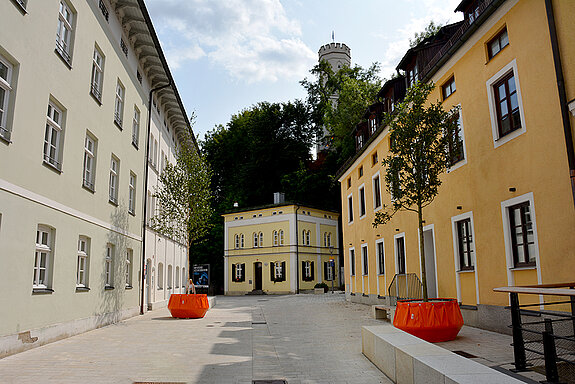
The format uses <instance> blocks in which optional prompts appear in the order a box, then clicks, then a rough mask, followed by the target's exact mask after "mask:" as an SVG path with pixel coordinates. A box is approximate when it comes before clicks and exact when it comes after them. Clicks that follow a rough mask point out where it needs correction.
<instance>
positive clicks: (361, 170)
mask: <svg viewBox="0 0 575 384" xmlns="http://www.w3.org/2000/svg"><path fill="white" fill-rule="evenodd" d="M357 173H358V176H359V177H362V176H363V165H362V166H361V167H359V170H358V171H357Z"/></svg>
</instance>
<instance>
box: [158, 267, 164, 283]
mask: <svg viewBox="0 0 575 384" xmlns="http://www.w3.org/2000/svg"><path fill="white" fill-rule="evenodd" d="M158 289H164V264H162V263H159V264H158Z"/></svg>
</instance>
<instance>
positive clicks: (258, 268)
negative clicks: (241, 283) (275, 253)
mask: <svg viewBox="0 0 575 384" xmlns="http://www.w3.org/2000/svg"><path fill="white" fill-rule="evenodd" d="M254 290H256V291H261V290H262V263H260V262H257V263H254Z"/></svg>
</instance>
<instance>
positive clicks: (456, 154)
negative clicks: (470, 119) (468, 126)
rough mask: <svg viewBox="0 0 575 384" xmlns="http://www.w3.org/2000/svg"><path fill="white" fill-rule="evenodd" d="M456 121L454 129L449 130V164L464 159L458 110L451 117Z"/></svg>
mask: <svg viewBox="0 0 575 384" xmlns="http://www.w3.org/2000/svg"><path fill="white" fill-rule="evenodd" d="M452 119H453V121H456V122H457V124H456V125H455V129H454V131H453V132H451V137H450V138H449V162H450V164H451V166H453V165H455V164H457V163H459V162H460V161H462V160H464V159H465V149H464V146H463V130H462V129H461V128H462V124H461V115H460V114H459V112H457V114H455V115H454V116H453V117H452Z"/></svg>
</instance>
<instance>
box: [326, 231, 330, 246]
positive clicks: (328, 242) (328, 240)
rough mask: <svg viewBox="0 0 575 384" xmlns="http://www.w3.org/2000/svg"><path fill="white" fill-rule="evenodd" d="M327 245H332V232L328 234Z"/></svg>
mask: <svg viewBox="0 0 575 384" xmlns="http://www.w3.org/2000/svg"><path fill="white" fill-rule="evenodd" d="M327 246H328V247H331V233H328V234H327Z"/></svg>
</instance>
